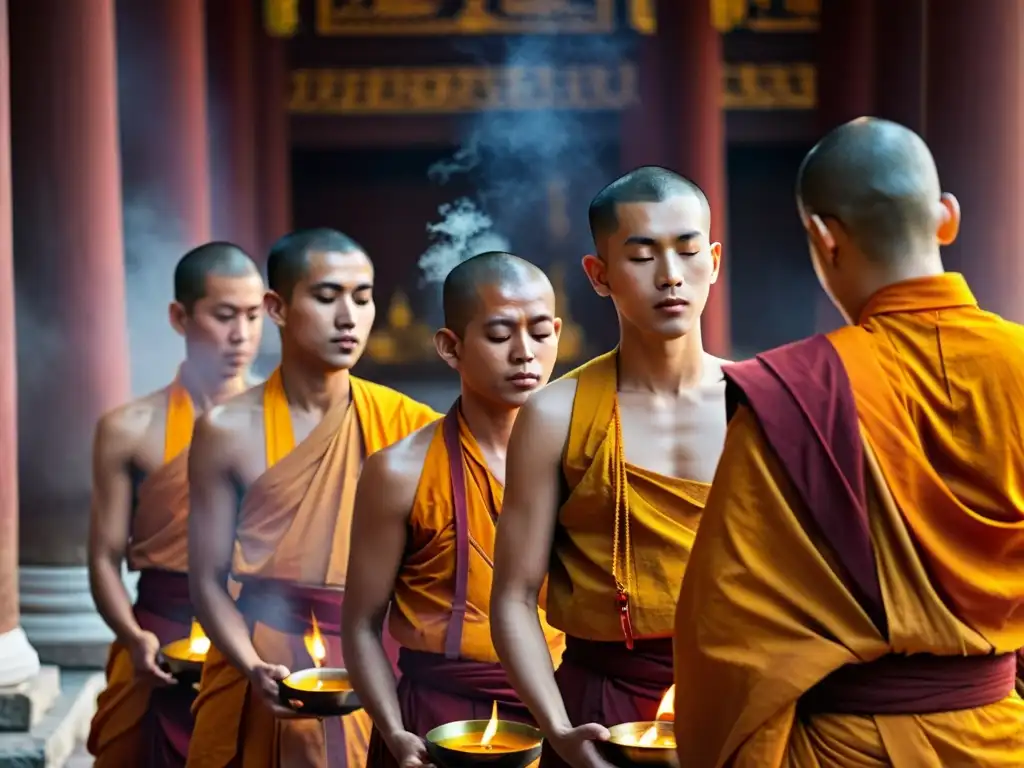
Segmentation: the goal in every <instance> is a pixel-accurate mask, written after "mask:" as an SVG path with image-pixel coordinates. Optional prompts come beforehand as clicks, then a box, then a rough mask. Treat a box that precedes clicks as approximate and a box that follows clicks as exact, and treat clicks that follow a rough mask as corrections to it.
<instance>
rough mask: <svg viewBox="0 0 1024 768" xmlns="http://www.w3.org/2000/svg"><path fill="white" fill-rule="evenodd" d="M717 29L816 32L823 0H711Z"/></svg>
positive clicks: (724, 30)
mask: <svg viewBox="0 0 1024 768" xmlns="http://www.w3.org/2000/svg"><path fill="white" fill-rule="evenodd" d="M710 2H711V18H712V23H713V24H714V25H715V29H717V30H719V31H720V32H732V31H733V30H735V29H749V30H752V31H754V32H814V31H816V30H817V29H818V21H819V16H820V14H821V0H710Z"/></svg>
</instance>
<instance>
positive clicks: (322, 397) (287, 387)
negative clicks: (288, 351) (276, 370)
mask: <svg viewBox="0 0 1024 768" xmlns="http://www.w3.org/2000/svg"><path fill="white" fill-rule="evenodd" d="M281 385H282V386H283V387H284V394H285V397H286V398H287V399H288V404H289V405H291V406H293V407H294V408H295V409H297V410H299V411H307V412H310V413H314V412H320V413H326V412H327V411H329V410H330V409H331V408H333V407H334V406H336V405H339V404H341V403H347V402H348V401H349V397H350V395H351V393H352V380H351V378H350V377H349V373H348V369H347V368H346V369H341V370H334V371H325V370H323V369H319V368H318V369H316V370H312V369H310V368H309V367H307V366H304V365H302V364H301V363H299V362H298V361H294V360H286V359H284V358H282V359H281Z"/></svg>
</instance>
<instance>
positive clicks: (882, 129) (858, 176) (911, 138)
mask: <svg viewBox="0 0 1024 768" xmlns="http://www.w3.org/2000/svg"><path fill="white" fill-rule="evenodd" d="M941 194H942V191H941V189H940V187H939V174H938V171H937V170H936V168H935V160H934V159H933V158H932V154H931V152H930V151H929V150H928V146H927V145H926V144H925V143H924V141H923V140H922V139H921V137H920V136H918V135H917V134H916V133H914V132H913V131H911V130H910V129H909V128H905V127H903V126H902V125H898V124H897V123H893V122H890V121H888V120H879V119H876V118H871V117H861V118H858V119H856V120H853V121H851V122H849V123H846V124H845V125H841V126H839V127H838V128H836V129H835V130H833V131H832V132H831V133H829V134H828V135H827V136H825V138H823V139H822V140H821V141H820V142H818V144H817V146H815V147H814V149H812V150H811V151H810V153H809V154H808V155H807V157H806V158H805V159H804V162H803V164H802V165H801V166H800V172H799V174H798V176H797V200H798V202H799V204H800V206H801V208H802V210H803V212H804V215H806V216H810V215H812V214H816V215H817V216H819V217H821V218H822V219H826V218H832V219H835V220H837V221H838V222H840V223H841V224H842V225H843V227H844V228H845V230H846V231H847V233H848V234H849V236H850V237H851V239H852V240H853V241H854V242H855V243H856V245H857V246H858V247H859V248H860V249H861V250H862V251H864V253H865V255H866V256H868V257H869V258H871V259H873V260H877V261H881V262H887V263H893V262H896V261H898V260H899V259H900V258H901V257H903V256H904V255H906V254H908V253H912V252H913V251H914V250H915V248H917V247H919V246H920V245H927V244H934V242H935V237H936V228H937V226H938V224H939V215H940V212H939V207H938V203H939V200H940V197H941Z"/></svg>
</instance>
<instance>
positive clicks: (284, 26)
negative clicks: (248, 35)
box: [263, 0, 299, 37]
mask: <svg viewBox="0 0 1024 768" xmlns="http://www.w3.org/2000/svg"><path fill="white" fill-rule="evenodd" d="M263 27H264V29H266V30H267V34H268V35H270V36H271V37H291V36H292V35H294V34H295V33H296V32H297V31H298V29H299V0H263Z"/></svg>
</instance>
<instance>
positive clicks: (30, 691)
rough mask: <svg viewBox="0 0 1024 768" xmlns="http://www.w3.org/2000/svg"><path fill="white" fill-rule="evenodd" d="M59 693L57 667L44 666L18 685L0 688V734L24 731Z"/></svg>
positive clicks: (40, 718)
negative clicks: (37, 672)
mask: <svg viewBox="0 0 1024 768" xmlns="http://www.w3.org/2000/svg"><path fill="white" fill-rule="evenodd" d="M58 696H60V669H58V668H57V667H51V666H44V667H41V668H40V669H39V674H37V675H35V676H34V677H31V678H29V679H28V680H26V681H25V682H24V683H19V684H18V685H10V686H4V687H3V688H0V733H3V732H17V733H25V732H27V731H28V730H29V729H30V728H31V727H32V726H34V725H36V724H37V723H38V722H39V721H40V720H42V719H43V715H45V714H46V713H47V712H48V711H49V709H50V707H52V706H53V704H54V702H55V701H57V697H58Z"/></svg>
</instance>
